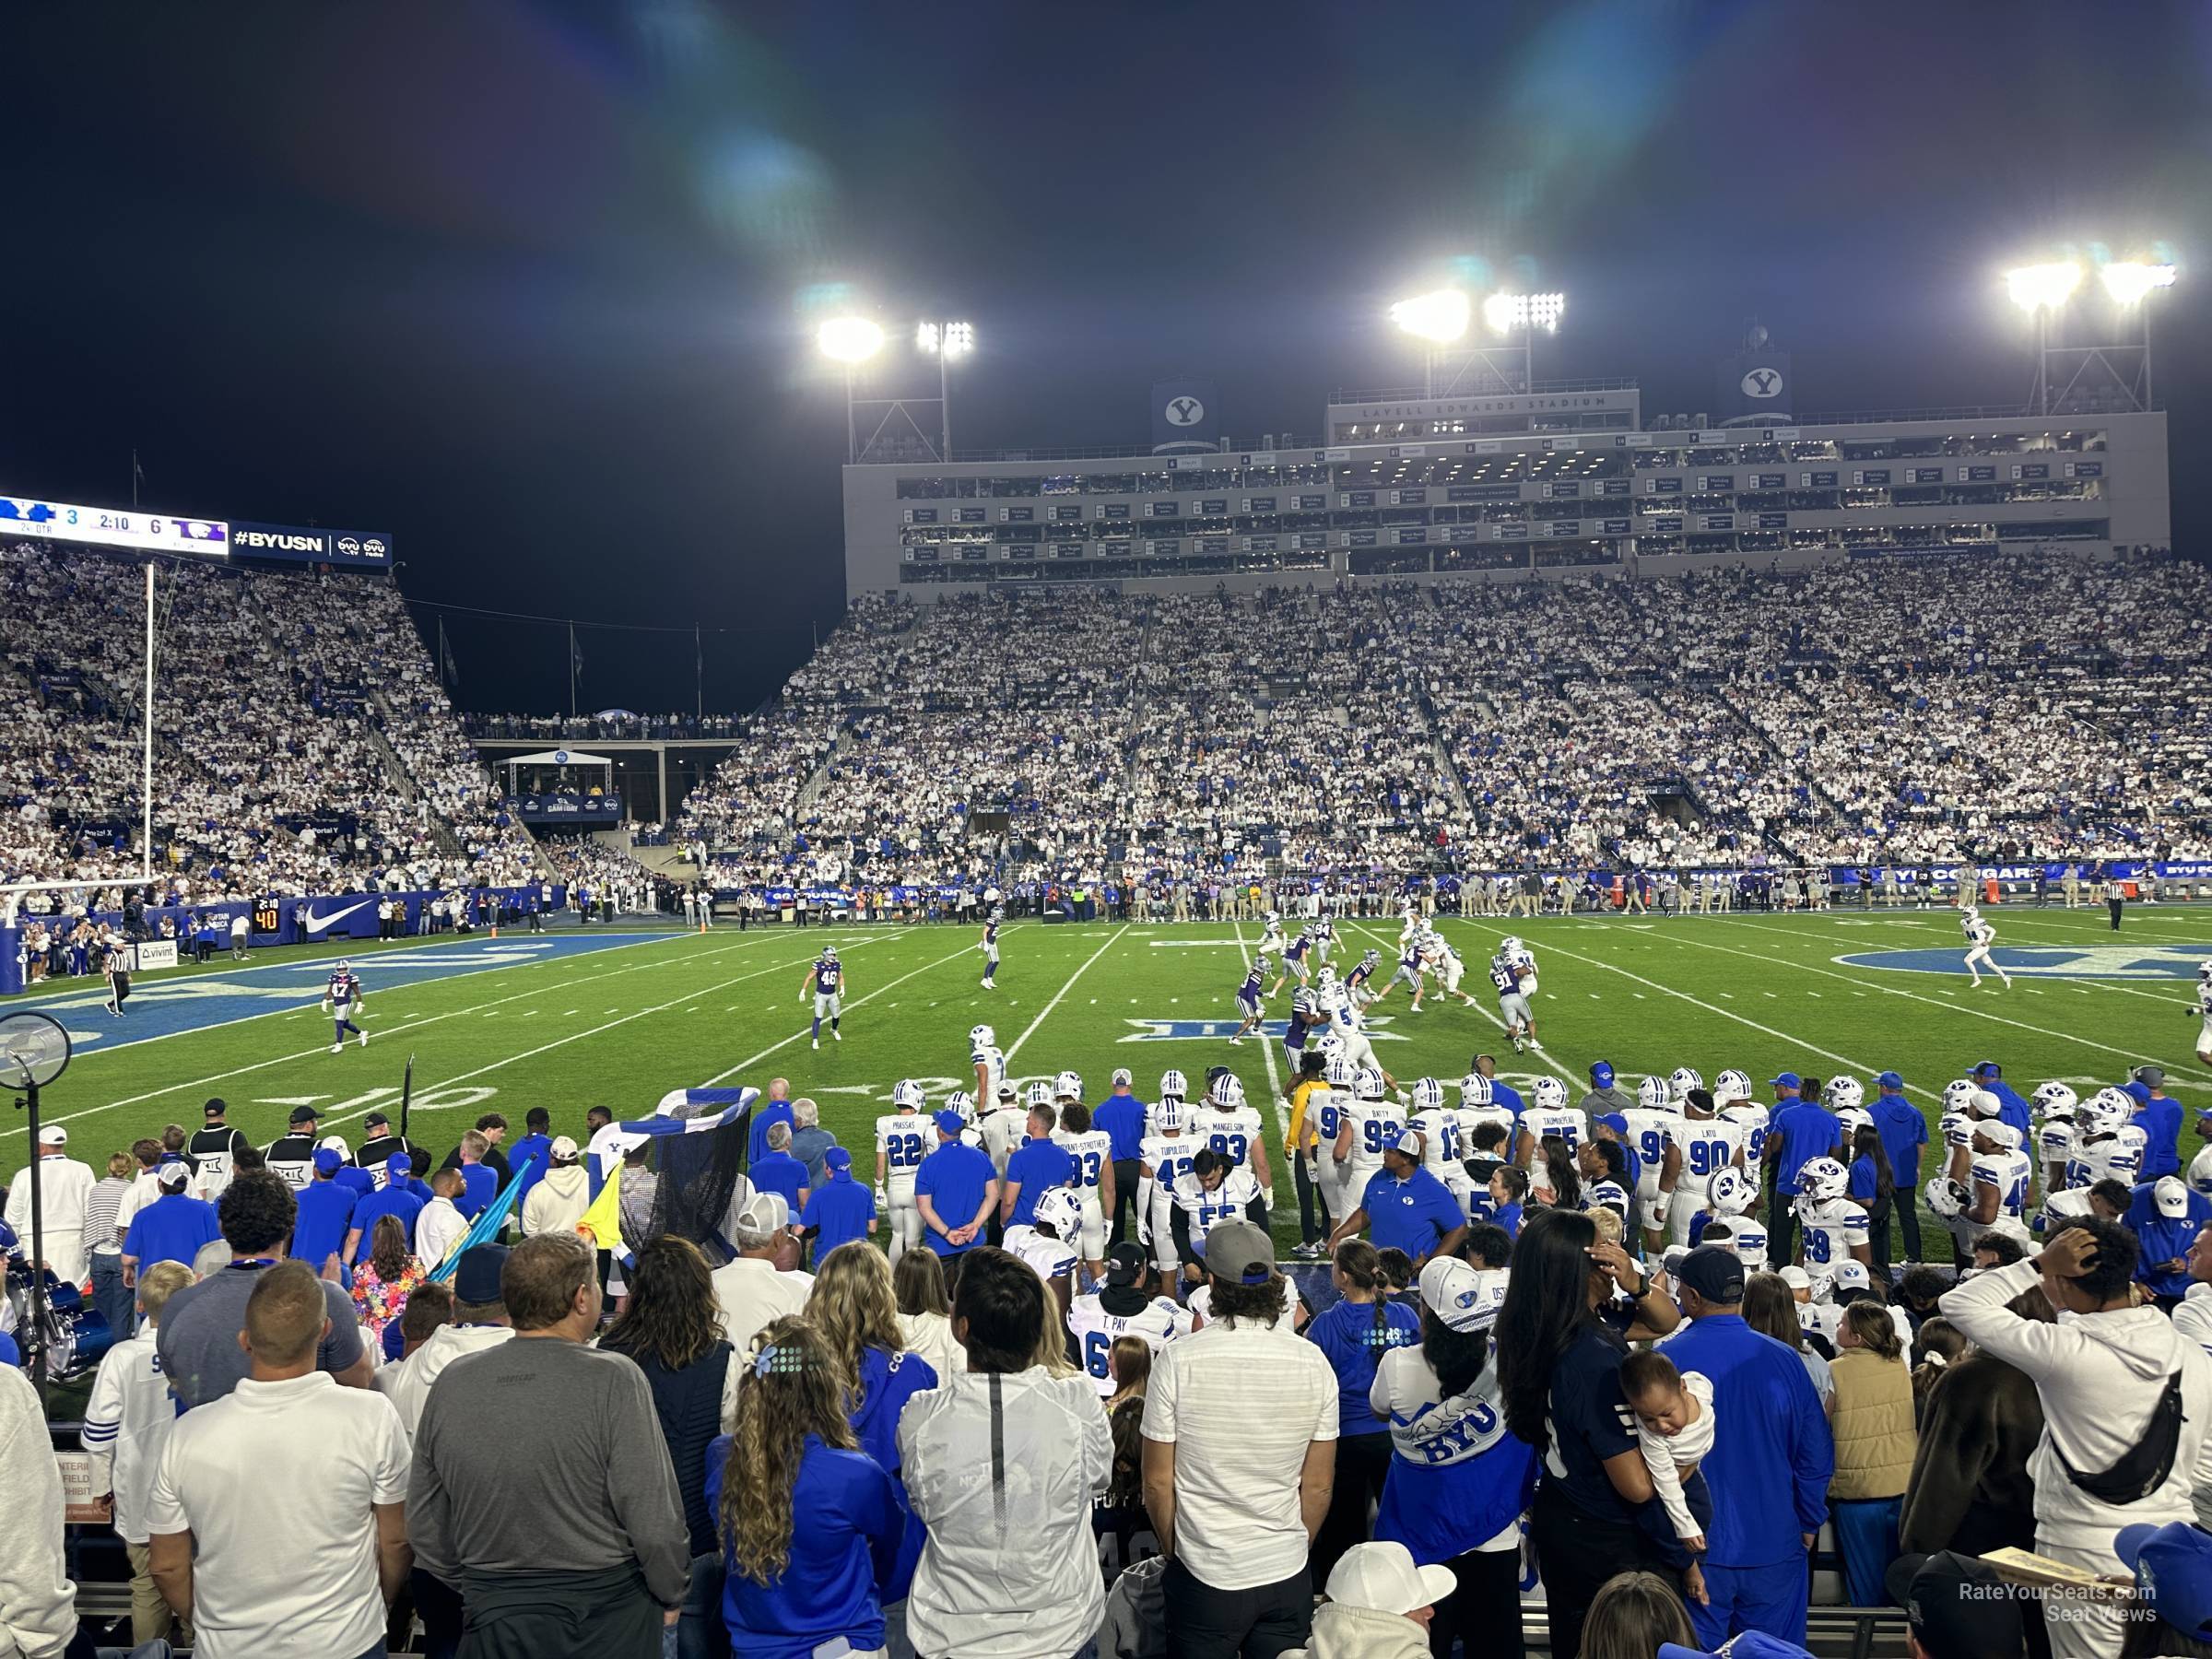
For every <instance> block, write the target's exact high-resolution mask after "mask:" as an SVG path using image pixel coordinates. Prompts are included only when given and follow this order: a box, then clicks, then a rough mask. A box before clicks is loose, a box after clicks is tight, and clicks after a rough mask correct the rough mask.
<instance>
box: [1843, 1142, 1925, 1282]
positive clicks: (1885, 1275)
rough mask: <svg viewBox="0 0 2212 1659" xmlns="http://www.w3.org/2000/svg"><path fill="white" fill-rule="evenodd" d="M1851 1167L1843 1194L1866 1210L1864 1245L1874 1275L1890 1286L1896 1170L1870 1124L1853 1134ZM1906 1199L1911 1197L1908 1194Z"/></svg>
mask: <svg viewBox="0 0 2212 1659" xmlns="http://www.w3.org/2000/svg"><path fill="white" fill-rule="evenodd" d="M1848 1150H1849V1151H1850V1153H1851V1167H1850V1170H1849V1171H1848V1172H1847V1182H1848V1185H1847V1186H1846V1189H1845V1195H1846V1196H1848V1197H1849V1198H1850V1199H1851V1200H1852V1201H1853V1203H1855V1204H1858V1205H1862V1206H1865V1211H1866V1242H1867V1246H1868V1253H1869V1254H1871V1255H1872V1256H1873V1257H1874V1261H1873V1263H1872V1264H1871V1267H1872V1272H1873V1274H1874V1275H1875V1276H1876V1277H1878V1278H1879V1279H1880V1281H1881V1283H1882V1284H1883V1285H1885V1286H1887V1285H1888V1283H1889V1212H1890V1211H1891V1210H1892V1209H1894V1208H1895V1207H1896V1205H1897V1173H1896V1168H1895V1166H1894V1165H1892V1164H1891V1163H1890V1161H1889V1152H1888V1148H1887V1147H1884V1146H1883V1145H1882V1134H1881V1130H1880V1128H1879V1127H1878V1126H1877V1125H1876V1124H1860V1125H1859V1126H1858V1127H1857V1128H1856V1129H1855V1130H1853V1132H1852V1137H1851V1145H1850V1147H1849V1148H1848ZM1907 1196H1908V1198H1909V1197H1910V1194H1908V1195H1907Z"/></svg>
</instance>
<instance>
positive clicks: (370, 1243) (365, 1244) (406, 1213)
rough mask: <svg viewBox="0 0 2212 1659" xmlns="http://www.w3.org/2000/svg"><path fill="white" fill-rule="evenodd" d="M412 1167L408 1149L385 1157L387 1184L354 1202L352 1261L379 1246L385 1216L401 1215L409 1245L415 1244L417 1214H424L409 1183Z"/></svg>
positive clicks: (356, 1262) (400, 1222)
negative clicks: (355, 1235) (378, 1233)
mask: <svg viewBox="0 0 2212 1659" xmlns="http://www.w3.org/2000/svg"><path fill="white" fill-rule="evenodd" d="M412 1167H413V1166H412V1165H411V1164H410V1163H409V1162H408V1160H407V1155H406V1153H405V1152H394V1153H393V1154H392V1156H391V1157H389V1158H387V1159H384V1184H383V1185H382V1186H381V1187H379V1188H377V1189H376V1191H375V1192H373V1193H371V1194H369V1196H368V1197H366V1198H364V1199H362V1200H361V1201H360V1202H359V1204H357V1205H355V1206H353V1225H354V1228H355V1229H356V1230H357V1232H358V1233H359V1237H358V1238H356V1240H355V1241H354V1246H353V1262H352V1263H351V1264H348V1265H358V1264H359V1263H360V1262H363V1261H365V1260H367V1259H368V1256H369V1253H370V1252H371V1251H372V1250H374V1249H375V1248H376V1224H377V1223H378V1222H379V1221H380V1220H382V1218H384V1217H386V1216H396V1217H397V1218H399V1224H400V1226H402V1227H404V1228H406V1231H407V1248H408V1249H409V1250H413V1249H414V1248H415V1218H416V1217H418V1216H419V1215H421V1214H422V1203H423V1201H422V1200H421V1199H419V1198H418V1197H417V1196H416V1195H415V1194H414V1191H413V1188H412V1186H411V1185H410V1177H409V1175H408V1171H409V1170H410V1169H411V1168H412Z"/></svg>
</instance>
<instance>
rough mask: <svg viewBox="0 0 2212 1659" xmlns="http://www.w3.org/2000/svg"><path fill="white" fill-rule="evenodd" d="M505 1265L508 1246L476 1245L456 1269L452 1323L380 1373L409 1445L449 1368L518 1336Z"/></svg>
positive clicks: (379, 1389) (378, 1381)
mask: <svg viewBox="0 0 2212 1659" xmlns="http://www.w3.org/2000/svg"><path fill="white" fill-rule="evenodd" d="M505 1265H507V1247H506V1246H505V1245H504V1244H477V1245H475V1246H473V1247H471V1248H470V1249H468V1250H466V1251H464V1252H463V1253H462V1255H461V1260H460V1262H459V1263H458V1264H457V1265H455V1266H454V1268H453V1323H452V1324H442V1325H440V1326H439V1327H438V1328H437V1329H436V1330H435V1331H432V1332H431V1333H430V1335H429V1340H428V1341H426V1342H424V1344H423V1345H422V1346H421V1347H418V1348H417V1349H416V1350H415V1351H414V1352H413V1353H412V1354H409V1355H408V1356H407V1357H406V1359H403V1360H401V1361H400V1362H399V1363H398V1364H397V1365H395V1366H392V1367H389V1368H388V1369H386V1370H385V1371H380V1372H378V1373H377V1379H376V1388H377V1392H378V1393H380V1394H383V1395H384V1396H385V1397H386V1398H387V1399H389V1400H390V1401H391V1402H392V1406H393V1409H394V1410H395V1411H397V1412H398V1413H399V1420H400V1425H401V1426H402V1427H403V1428H405V1429H406V1431H407V1435H408V1438H409V1439H410V1440H411V1439H413V1437H414V1434H415V1427H416V1425H417V1424H418V1423H419V1422H421V1421H422V1408H423V1406H425V1405H426V1404H427V1403H428V1402H429V1397H430V1384H431V1383H433V1382H437V1381H438V1378H439V1376H440V1375H441V1373H442V1372H443V1371H444V1370H445V1368H446V1367H447V1366H449V1365H451V1364H452V1363H453V1361H454V1360H456V1359H460V1358H461V1356H462V1355H464V1354H475V1353H481V1352H482V1351H483V1350H484V1349H486V1348H488V1347H495V1346H496V1345H498V1344H500V1343H502V1342H505V1341H506V1340H507V1339H508V1338H509V1337H511V1336H512V1335H514V1327H513V1325H512V1324H511V1323H510V1322H509V1320H508V1318H507V1304H506V1303H505V1302H504V1301H503V1300H500V1268H501V1267H504V1266H505ZM387 1378H388V1379H389V1381H387V1380H386V1379H387Z"/></svg>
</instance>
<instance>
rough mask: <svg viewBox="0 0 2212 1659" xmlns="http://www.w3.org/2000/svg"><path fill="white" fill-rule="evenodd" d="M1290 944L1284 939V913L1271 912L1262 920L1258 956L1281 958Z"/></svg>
mask: <svg viewBox="0 0 2212 1659" xmlns="http://www.w3.org/2000/svg"><path fill="white" fill-rule="evenodd" d="M1288 943H1289V941H1288V940H1287V939H1285V938H1284V937H1283V912H1280V911H1269V912H1267V913H1266V915H1265V916H1264V917H1262V918H1261V920H1260V948H1259V951H1258V953H1257V954H1259V955H1261V956H1272V957H1279V956H1281V955H1282V954H1283V947H1285V946H1286V945H1288Z"/></svg>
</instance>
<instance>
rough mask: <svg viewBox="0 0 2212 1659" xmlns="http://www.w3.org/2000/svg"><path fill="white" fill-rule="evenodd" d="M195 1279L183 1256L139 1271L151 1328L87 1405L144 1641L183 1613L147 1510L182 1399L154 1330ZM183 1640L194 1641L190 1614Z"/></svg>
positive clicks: (115, 1356) (91, 1439) (99, 1481)
mask: <svg viewBox="0 0 2212 1659" xmlns="http://www.w3.org/2000/svg"><path fill="white" fill-rule="evenodd" d="M191 1283H192V1269H191V1268H189V1267H187V1266H185V1265H182V1263H179V1262H157V1263H156V1264H155V1265H153V1266H151V1267H149V1268H147V1271H146V1272H145V1273H144V1274H142V1275H140V1276H139V1279H138V1292H137V1297H136V1304H137V1309H138V1311H139V1312H142V1313H144V1314H145V1315H146V1325H145V1328H144V1329H142V1330H140V1331H139V1332H138V1333H137V1335H134V1336H130V1337H127V1338H125V1339H124V1340H122V1341H119V1342H117V1343H116V1344H115V1346H114V1347H112V1348H110V1349H109V1350H108V1351H107V1353H106V1354H104V1355H103V1356H101V1358H100V1373H99V1375H98V1376H96V1377H95V1378H94V1379H93V1382H92V1397H91V1398H90V1400H89V1401H88V1402H87V1404H86V1406H85V1429H84V1442H85V1453H86V1456H87V1458H88V1462H89V1463H90V1465H91V1468H90V1478H91V1485H92V1490H93V1492H94V1493H95V1494H105V1496H106V1500H107V1503H108V1514H109V1517H110V1519H111V1520H112V1522H113V1523H114V1526H115V1535H116V1536H117V1537H119V1538H121V1539H122V1540H123V1547H124V1554H125V1555H126V1556H127V1557H128V1558H129V1559H130V1563H131V1640H132V1641H134V1642H137V1643H140V1644H144V1643H146V1642H148V1641H155V1640H157V1639H158V1638H161V1637H166V1636H167V1635H168V1634H169V1631H170V1626H171V1623H172V1622H174V1618H175V1616H174V1614H173V1613H172V1611H171V1607H170V1605H169V1603H168V1602H166V1601H164V1600H163V1599H162V1598H161V1592H160V1591H159V1590H158V1589H156V1588H155V1586H154V1575H153V1571H152V1569H151V1566H150V1564H149V1558H148V1555H147V1505H148V1504H149V1503H150V1501H151V1500H152V1497H153V1488H154V1471H155V1469H156V1467H157V1466H158V1465H159V1463H160V1461H161V1451H162V1448H163V1447H165V1446H166V1445H168V1444H169V1432H170V1430H171V1428H173V1427H174V1426H175V1424H176V1422H177V1405H176V1401H175V1400H174V1399H173V1398H171V1394H170V1392H169V1381H168V1379H167V1378H165V1377H164V1376H162V1374H161V1361H160V1357H159V1354H158V1352H157V1351H156V1348H155V1343H154V1337H155V1335H156V1333H157V1331H158V1330H159V1327H160V1324H161V1311H162V1309H163V1308H165V1307H167V1306H168V1304H169V1299H170V1298H171V1296H173V1295H175V1294H176V1293H177V1292H178V1291H179V1290H182V1288H184V1287H185V1286H186V1285H189V1284H191ZM0 1628H5V1627H4V1625H0ZM182 1640H183V1641H184V1643H185V1645H187V1646H190V1645H191V1642H192V1627H191V1624H190V1622H189V1621H187V1622H186V1624H185V1626H184V1630H183V1633H182Z"/></svg>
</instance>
